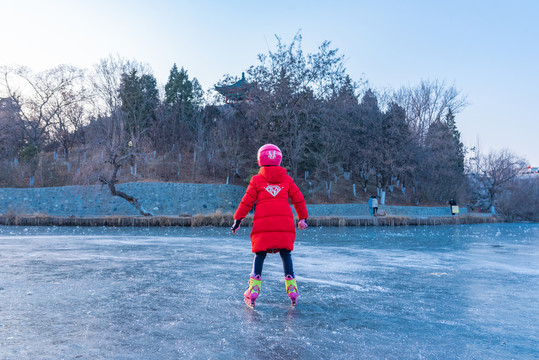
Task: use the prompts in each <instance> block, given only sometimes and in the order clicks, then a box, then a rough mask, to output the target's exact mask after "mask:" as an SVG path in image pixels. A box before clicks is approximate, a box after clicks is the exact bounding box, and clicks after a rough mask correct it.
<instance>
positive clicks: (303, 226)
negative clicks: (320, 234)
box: [298, 219, 309, 230]
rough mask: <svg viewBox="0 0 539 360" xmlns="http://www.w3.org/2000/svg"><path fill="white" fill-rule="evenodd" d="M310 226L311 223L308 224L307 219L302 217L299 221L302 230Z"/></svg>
mask: <svg viewBox="0 0 539 360" xmlns="http://www.w3.org/2000/svg"><path fill="white" fill-rule="evenodd" d="M308 227H309V225H307V222H306V221H305V219H301V220H300V221H299V222H298V228H299V229H300V230H305V229H307V228H308Z"/></svg>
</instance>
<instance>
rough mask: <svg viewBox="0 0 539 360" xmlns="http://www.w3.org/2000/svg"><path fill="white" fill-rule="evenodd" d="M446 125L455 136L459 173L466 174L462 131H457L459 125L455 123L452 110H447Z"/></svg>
mask: <svg viewBox="0 0 539 360" xmlns="http://www.w3.org/2000/svg"><path fill="white" fill-rule="evenodd" d="M445 123H446V124H447V127H448V128H449V131H451V134H452V135H453V140H454V141H455V146H456V147H457V157H458V160H457V169H456V170H457V171H458V172H459V173H461V174H462V173H464V145H463V144H462V142H461V141H460V131H459V130H458V129H457V124H456V122H455V115H454V114H453V111H452V110H451V108H449V109H448V110H447V114H446V115H445Z"/></svg>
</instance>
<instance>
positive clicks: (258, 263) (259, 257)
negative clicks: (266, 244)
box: [251, 249, 295, 277]
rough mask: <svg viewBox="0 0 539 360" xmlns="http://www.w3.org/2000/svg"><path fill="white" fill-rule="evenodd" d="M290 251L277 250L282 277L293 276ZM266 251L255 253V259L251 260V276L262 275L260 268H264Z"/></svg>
mask: <svg viewBox="0 0 539 360" xmlns="http://www.w3.org/2000/svg"><path fill="white" fill-rule="evenodd" d="M290 252H291V251H290V250H286V249H281V250H279V255H281V260H282V261H283V270H284V275H285V276H286V275H291V276H292V277H295V276H294V264H293V263H292V255H291V254H290ZM267 254H268V252H267V251H260V252H257V253H255V258H254V260H253V270H252V271H251V276H255V275H262V267H263V266H264V260H265V259H266V255H267Z"/></svg>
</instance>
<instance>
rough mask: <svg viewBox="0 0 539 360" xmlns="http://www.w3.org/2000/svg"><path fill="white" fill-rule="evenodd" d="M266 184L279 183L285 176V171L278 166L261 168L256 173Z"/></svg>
mask: <svg viewBox="0 0 539 360" xmlns="http://www.w3.org/2000/svg"><path fill="white" fill-rule="evenodd" d="M258 174H259V175H261V176H262V177H263V178H264V179H266V181H267V182H270V183H279V182H281V181H283V179H284V177H285V176H286V169H285V168H283V167H280V166H263V167H261V168H260V171H259V172H258Z"/></svg>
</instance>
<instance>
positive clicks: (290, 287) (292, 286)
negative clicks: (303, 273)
mask: <svg viewBox="0 0 539 360" xmlns="http://www.w3.org/2000/svg"><path fill="white" fill-rule="evenodd" d="M284 283H285V286H286V293H287V294H288V297H289V298H290V301H292V305H293V306H295V305H296V303H297V299H298V284H297V283H296V279H294V278H293V277H292V275H286V277H285V278H284Z"/></svg>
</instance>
